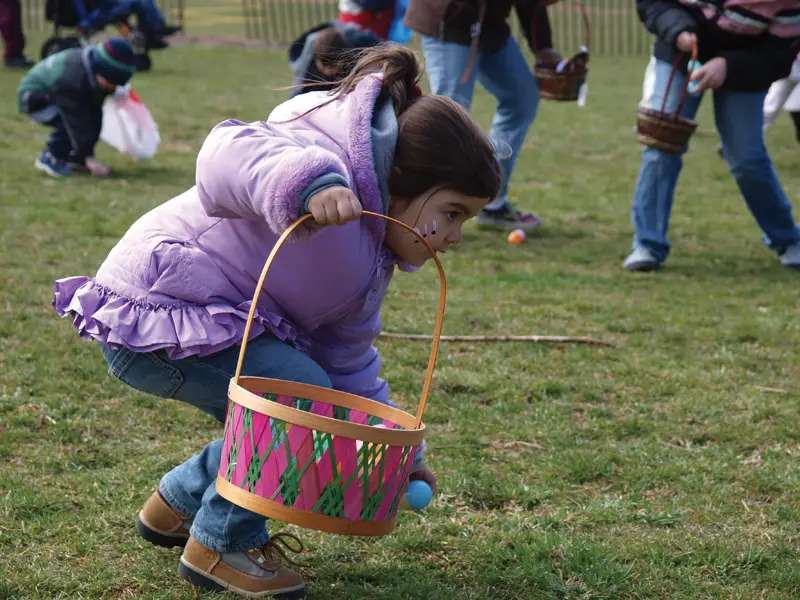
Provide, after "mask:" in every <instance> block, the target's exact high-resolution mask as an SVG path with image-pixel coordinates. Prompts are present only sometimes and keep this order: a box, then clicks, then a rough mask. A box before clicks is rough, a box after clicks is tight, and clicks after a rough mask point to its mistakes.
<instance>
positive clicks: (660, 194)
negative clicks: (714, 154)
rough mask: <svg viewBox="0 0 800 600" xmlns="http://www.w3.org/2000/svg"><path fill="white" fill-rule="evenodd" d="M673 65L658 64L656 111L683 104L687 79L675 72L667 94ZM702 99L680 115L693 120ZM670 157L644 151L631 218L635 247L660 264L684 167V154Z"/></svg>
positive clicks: (666, 248) (691, 99) (688, 102)
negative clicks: (681, 101)
mask: <svg viewBox="0 0 800 600" xmlns="http://www.w3.org/2000/svg"><path fill="white" fill-rule="evenodd" d="M671 71H672V65H671V64H670V63H668V62H664V61H661V60H657V61H656V65H655V85H654V88H653V98H652V101H651V105H652V106H653V108H655V109H657V110H661V108H662V106H664V110H665V111H666V112H668V113H673V112H674V111H675V110H676V109H677V108H678V104H679V103H680V97H681V90H682V87H683V83H684V81H685V78H686V76H685V75H684V74H683V73H681V72H676V73H675V77H674V79H673V81H672V85H671V86H670V88H669V95H668V96H667V98H666V104H665V103H664V97H665V96H666V95H667V83H668V82H669V77H670V72H671ZM699 106H700V98H699V97H697V96H692V95H689V96H688V97H687V99H686V104H685V105H684V107H683V111H682V112H681V116H684V117H687V118H694V115H695V113H696V112H697V108H698V107H699ZM687 149H688V148H684V150H683V152H682V153H681V154H669V153H667V152H664V151H662V150H656V149H654V148H645V149H644V151H643V152H642V166H641V168H640V170H639V179H638V181H637V183H636V191H635V192H634V194H633V206H632V209H631V219H632V221H633V226H634V228H635V230H636V233H635V235H634V238H633V247H634V249H636V248H645V249H646V250H648V251H649V252H650V253H651V254H652V255H653V257H654V258H655V259H656V260H657V261H658V262H663V261H664V260H666V258H667V255H668V254H669V249H670V243H669V241H668V240H667V230H668V229H669V217H670V213H671V211H672V201H673V198H674V196H675V186H676V185H677V183H678V176H679V175H680V172H681V168H682V166H683V158H682V155H683V153H685V152H686V150H687Z"/></svg>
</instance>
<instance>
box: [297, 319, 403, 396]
mask: <svg viewBox="0 0 800 600" xmlns="http://www.w3.org/2000/svg"><path fill="white" fill-rule="evenodd" d="M359 334H363V331H362V330H360V328H358V327H356V328H353V329H351V328H350V327H347V326H344V325H341V326H327V327H324V328H323V329H322V330H320V331H318V332H316V333H315V335H314V336H313V337H314V346H313V347H312V349H311V353H310V354H311V358H313V359H314V360H315V361H317V363H319V366H321V367H322V368H323V369H325V372H326V373H328V376H329V377H330V378H331V384H332V385H333V387H334V389H337V390H340V391H342V392H347V393H348V394H356V395H358V396H363V397H365V398H369V399H370V400H375V401H376V402H380V403H382V404H389V405H391V406H394V404H393V403H392V402H390V401H389V384H388V383H386V381H384V380H383V379H381V378H380V377H379V374H380V372H381V357H380V354H378V350H377V349H376V348H375V347H374V346H373V345H372V336H369V339H363V335H359Z"/></svg>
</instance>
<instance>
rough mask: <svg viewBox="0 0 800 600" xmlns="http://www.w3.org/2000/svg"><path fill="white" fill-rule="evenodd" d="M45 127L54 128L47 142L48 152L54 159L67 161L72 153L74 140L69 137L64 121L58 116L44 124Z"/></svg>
mask: <svg viewBox="0 0 800 600" xmlns="http://www.w3.org/2000/svg"><path fill="white" fill-rule="evenodd" d="M43 125H47V126H48V127H52V128H53V133H51V134H50V139H49V140H47V150H48V151H49V152H50V154H52V155H53V156H54V157H56V158H59V159H61V160H67V159H68V158H69V157H70V153H71V152H72V138H71V137H70V135H69V130H68V129H67V124H66V123H65V122H64V119H62V118H61V116H60V115H57V116H55V117H54V118H53V119H51V120H50V121H48V122H47V123H43Z"/></svg>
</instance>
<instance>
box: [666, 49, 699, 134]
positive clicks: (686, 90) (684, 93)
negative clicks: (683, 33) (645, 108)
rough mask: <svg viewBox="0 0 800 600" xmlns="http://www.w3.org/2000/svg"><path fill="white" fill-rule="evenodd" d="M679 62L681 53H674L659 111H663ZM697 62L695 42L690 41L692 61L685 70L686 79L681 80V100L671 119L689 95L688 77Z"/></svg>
mask: <svg viewBox="0 0 800 600" xmlns="http://www.w3.org/2000/svg"><path fill="white" fill-rule="evenodd" d="M680 62H681V55H680V54H676V55H675V60H674V61H673V62H672V71H670V73H669V80H668V81H667V89H666V90H665V91H664V101H663V102H662V103H661V112H662V113H663V112H664V111H665V110H666V108H667V99H668V98H669V88H670V87H672V80H673V79H674V78H675V72H676V71H677V70H678V65H679V64H680ZM696 63H697V42H696V41H694V42H692V61H691V62H690V63H689V66H690V67H691V68H690V69H688V70H687V71H686V80H685V81H684V82H683V90H682V91H681V101H680V102H679V103H678V108H677V109H676V110H675V114H674V115H672V118H673V119H677V118H678V117H679V116H680V114H681V111H682V110H683V105H684V104H686V98H687V96H688V95H689V78H690V77H691V75H692V71H693V70H694V65H695V64H696Z"/></svg>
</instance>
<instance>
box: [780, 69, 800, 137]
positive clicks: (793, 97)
mask: <svg viewBox="0 0 800 600" xmlns="http://www.w3.org/2000/svg"><path fill="white" fill-rule="evenodd" d="M791 86H792V91H791V93H790V94H789V97H788V98H787V99H786V102H785V103H784V104H783V109H784V110H785V111H787V112H788V113H789V114H790V115H791V117H792V121H793V122H794V130H795V135H796V137H797V141H798V142H800V121H799V120H798V119H800V85H798V84H797V82H796V81H792V82H791Z"/></svg>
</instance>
